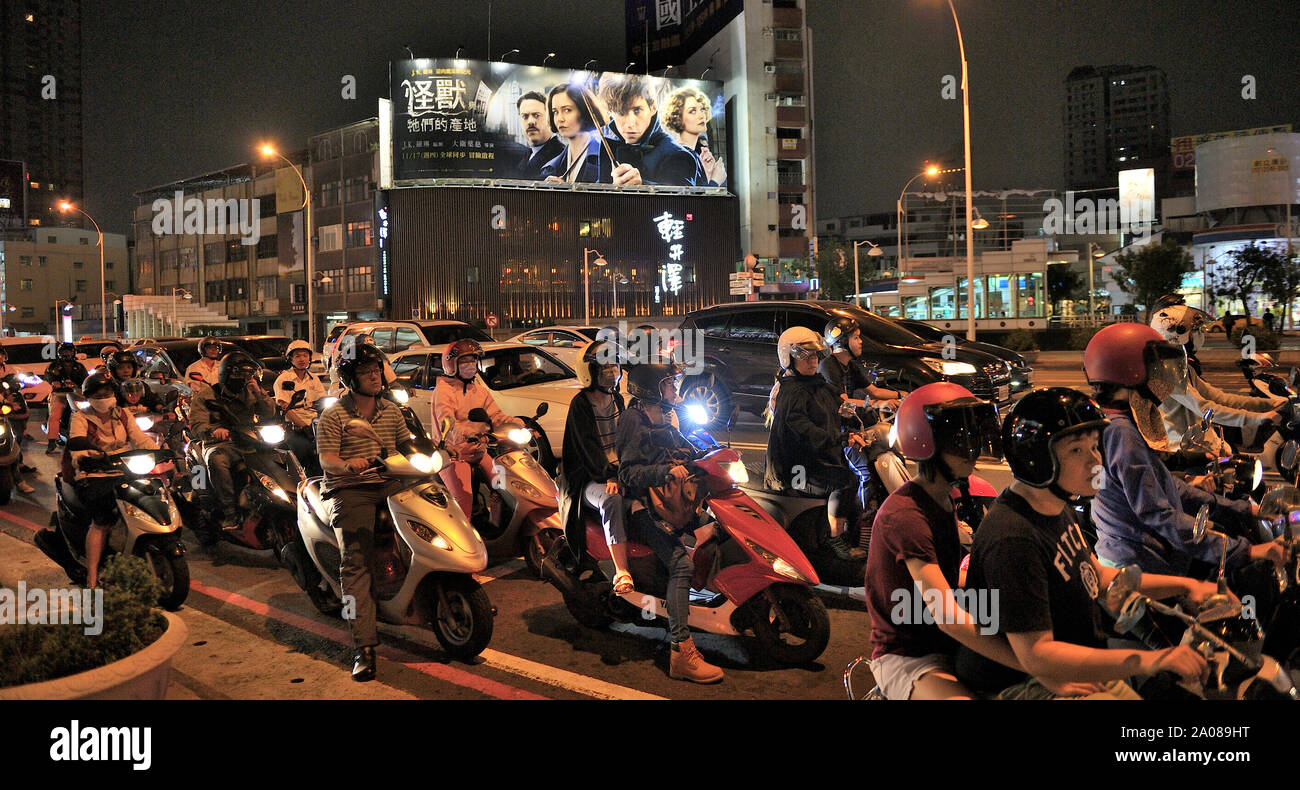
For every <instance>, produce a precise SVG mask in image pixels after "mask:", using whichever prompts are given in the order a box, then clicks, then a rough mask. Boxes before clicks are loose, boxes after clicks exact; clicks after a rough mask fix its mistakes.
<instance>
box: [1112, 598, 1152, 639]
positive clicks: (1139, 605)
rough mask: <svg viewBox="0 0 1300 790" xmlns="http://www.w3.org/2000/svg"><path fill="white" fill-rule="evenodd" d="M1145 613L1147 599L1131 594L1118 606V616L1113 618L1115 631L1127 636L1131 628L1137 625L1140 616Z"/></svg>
mask: <svg viewBox="0 0 1300 790" xmlns="http://www.w3.org/2000/svg"><path fill="white" fill-rule="evenodd" d="M1146 613H1147V597H1146V596H1145V595H1142V594H1141V593H1132V594H1130V595H1129V597H1128V598H1127V599H1125V600H1124V603H1123V604H1121V605H1120V609H1119V614H1118V615H1116V617H1115V631H1116V632H1117V633H1121V634H1127V633H1128V632H1129V631H1132V630H1133V626H1135V625H1137V624H1138V621H1139V620H1141V619H1142V616H1143V615H1145V614H1146Z"/></svg>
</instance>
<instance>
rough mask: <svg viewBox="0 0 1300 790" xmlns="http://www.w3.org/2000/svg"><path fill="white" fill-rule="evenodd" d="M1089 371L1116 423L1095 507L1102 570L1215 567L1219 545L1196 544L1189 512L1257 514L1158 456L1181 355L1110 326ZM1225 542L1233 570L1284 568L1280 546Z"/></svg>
mask: <svg viewBox="0 0 1300 790" xmlns="http://www.w3.org/2000/svg"><path fill="white" fill-rule="evenodd" d="M1083 369H1084V372H1085V373H1086V374H1087V378H1088V383H1089V384H1090V385H1091V386H1092V389H1093V396H1094V397H1095V398H1096V399H1097V401H1098V402H1099V403H1100V404H1101V406H1102V407H1103V408H1104V409H1105V412H1106V417H1107V419H1109V421H1110V422H1109V424H1108V425H1107V426H1106V429H1105V431H1103V433H1102V437H1101V442H1102V449H1103V454H1104V457H1105V467H1104V471H1105V481H1106V484H1105V485H1104V486H1102V487H1101V490H1100V491H1099V492H1098V493H1097V496H1096V499H1095V500H1094V501H1093V504H1092V520H1093V523H1094V524H1095V525H1096V527H1097V547H1096V548H1097V554H1098V556H1100V557H1101V560H1102V562H1103V563H1104V564H1106V565H1109V566H1110V567H1112V568H1119V567H1123V566H1124V565H1128V564H1130V563H1136V564H1137V565H1138V566H1139V567H1141V568H1142V570H1143V572H1147V573H1164V574H1174V575H1179V576H1183V575H1186V574H1187V573H1188V571H1189V569H1190V568H1191V562H1192V560H1194V559H1197V560H1201V561H1203V562H1206V563H1210V564H1213V565H1215V566H1217V565H1218V562H1219V554H1220V549H1221V546H1220V544H1219V541H1220V540H1221V539H1220V538H1218V537H1217V536H1210V537H1209V538H1207V539H1206V540H1204V541H1201V542H1200V543H1196V542H1194V541H1193V539H1192V530H1193V527H1194V525H1195V522H1194V520H1193V518H1192V517H1191V516H1190V515H1188V512H1195V511H1196V510H1197V508H1199V507H1200V505H1202V504H1208V505H1210V506H1211V507H1213V508H1215V513H1214V514H1213V515H1214V516H1215V518H1229V519H1232V518H1235V519H1247V518H1249V517H1250V516H1251V515H1253V513H1255V512H1258V509H1257V507H1256V506H1254V505H1251V504H1249V503H1248V502H1236V501H1232V500H1229V499H1225V498H1224V497H1221V496H1216V495H1214V494H1211V493H1208V492H1206V491H1203V490H1201V489H1199V488H1195V487H1193V486H1190V485H1188V484H1187V483H1186V482H1184V481H1183V480H1181V479H1179V478H1177V477H1175V476H1174V475H1172V474H1171V473H1170V472H1169V470H1168V469H1167V468H1166V467H1165V465H1164V464H1163V463H1161V461H1160V458H1159V456H1158V455H1157V454H1156V452H1155V450H1158V449H1163V448H1165V447H1166V446H1167V444H1168V440H1167V439H1166V437H1165V433H1164V422H1163V420H1162V419H1161V416H1160V409H1159V405H1160V403H1161V400H1162V399H1164V398H1167V397H1168V396H1169V394H1170V393H1171V392H1172V391H1173V389H1174V387H1175V386H1177V382H1178V381H1179V380H1180V377H1181V376H1182V375H1184V374H1183V372H1182V371H1184V370H1185V361H1184V355H1183V350H1182V349H1181V348H1179V347H1177V346H1174V345H1171V344H1169V343H1167V342H1165V340H1164V338H1163V337H1161V335H1160V333H1159V332H1157V331H1156V330H1154V329H1152V328H1151V327H1149V326H1144V325H1142V324H1134V323H1121V324H1111V325H1110V326H1107V327H1105V328H1103V329H1102V330H1101V331H1099V332H1098V333H1097V334H1096V335H1094V336H1093V338H1092V340H1091V341H1089V342H1088V347H1087V349H1086V350H1085V351H1084V353H1083ZM1153 448H1154V449H1153ZM1227 540H1228V558H1227V567H1228V568H1229V569H1234V568H1238V567H1241V566H1243V565H1245V564H1247V563H1249V562H1251V561H1253V560H1255V559H1265V558H1268V559H1273V560H1274V561H1275V562H1281V547H1280V546H1277V545H1276V544H1273V543H1267V544H1261V545H1258V546H1251V545H1250V543H1249V541H1247V540H1245V539H1243V538H1235V537H1234V538H1228V539H1227Z"/></svg>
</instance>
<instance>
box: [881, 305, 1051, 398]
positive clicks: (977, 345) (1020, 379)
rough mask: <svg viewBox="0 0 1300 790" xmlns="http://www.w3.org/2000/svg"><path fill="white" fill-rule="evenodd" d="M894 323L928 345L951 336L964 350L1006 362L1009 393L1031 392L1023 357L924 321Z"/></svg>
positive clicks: (1030, 371)
mask: <svg viewBox="0 0 1300 790" xmlns="http://www.w3.org/2000/svg"><path fill="white" fill-rule="evenodd" d="M890 320H892V321H894V323H896V324H898V325H899V326H901V327H903V328H904V329H906V330H907V331H909V332H911V333H912V334H914V335H916V336H917V337H919V338H921V339H922V340H925V341H928V342H930V343H942V342H944V338H945V337H948V336H949V335H952V336H953V337H954V338H955V339H956V341H957V345H959V346H962V347H964V348H973V349H975V350H977V351H983V352H984V353H986V354H992V355H993V356H995V357H997V358H998V359H1000V360H1002V361H1003V362H1006V363H1007V364H1008V365H1010V366H1011V393H1012V394H1013V395H1014V394H1016V393H1018V392H1024V391H1027V390H1031V389H1033V387H1034V369H1033V368H1032V367H1030V366H1029V363H1028V362H1027V361H1026V360H1025V358H1024V356H1022V355H1021V354H1018V353H1016V352H1015V351H1012V350H1011V349H1009V348H1003V347H1002V346H995V345H993V344H992V343H981V342H979V341H978V340H967V339H966V336H965V335H953V334H952V333H951V332H945V331H944V330H942V329H940V328H938V327H936V326H932V325H930V324H927V323H926V322H924V321H916V320H914V319H911V318H893V319H890Z"/></svg>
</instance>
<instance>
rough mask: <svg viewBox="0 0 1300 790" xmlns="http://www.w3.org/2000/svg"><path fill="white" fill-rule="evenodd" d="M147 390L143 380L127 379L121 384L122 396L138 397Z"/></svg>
mask: <svg viewBox="0 0 1300 790" xmlns="http://www.w3.org/2000/svg"><path fill="white" fill-rule="evenodd" d="M147 389H149V387H148V385H146V384H145V383H144V380H143V379H127V380H126V381H124V382H122V394H123V395H140V396H143V395H144V393H145V390H147Z"/></svg>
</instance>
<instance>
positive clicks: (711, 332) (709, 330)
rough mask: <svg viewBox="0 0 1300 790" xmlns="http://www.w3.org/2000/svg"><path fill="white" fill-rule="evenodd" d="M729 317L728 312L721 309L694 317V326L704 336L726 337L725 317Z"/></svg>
mask: <svg viewBox="0 0 1300 790" xmlns="http://www.w3.org/2000/svg"><path fill="white" fill-rule="evenodd" d="M730 317H731V316H730V315H729V314H728V313H724V312H721V311H719V312H716V313H712V314H710V315H703V316H700V317H699V318H697V319H695V328H696V329H698V330H699V331H701V332H703V333H704V336H705V337H726V336H727V319H728V318H730Z"/></svg>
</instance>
